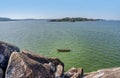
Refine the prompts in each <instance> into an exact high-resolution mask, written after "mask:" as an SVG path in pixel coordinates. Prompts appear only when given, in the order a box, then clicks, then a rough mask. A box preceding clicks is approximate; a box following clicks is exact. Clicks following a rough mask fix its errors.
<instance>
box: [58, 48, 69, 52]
mask: <svg viewBox="0 0 120 78" xmlns="http://www.w3.org/2000/svg"><path fill="white" fill-rule="evenodd" d="M57 51H58V52H70V51H71V50H70V49H57Z"/></svg>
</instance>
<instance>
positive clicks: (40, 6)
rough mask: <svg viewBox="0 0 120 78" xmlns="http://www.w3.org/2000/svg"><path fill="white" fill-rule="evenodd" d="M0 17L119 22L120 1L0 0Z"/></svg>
mask: <svg viewBox="0 0 120 78" xmlns="http://www.w3.org/2000/svg"><path fill="white" fill-rule="evenodd" d="M0 17H9V18H14V19H16V18H41V19H47V18H63V17H87V18H100V19H114V20H120V0H0Z"/></svg>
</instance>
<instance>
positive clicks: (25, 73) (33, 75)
mask: <svg viewBox="0 0 120 78" xmlns="http://www.w3.org/2000/svg"><path fill="white" fill-rule="evenodd" d="M51 67H54V64H53V65H52V63H51V62H49V63H44V64H42V63H40V62H38V61H35V60H33V59H31V58H29V57H28V56H27V55H25V54H23V53H18V52H13V53H12V54H11V57H10V59H9V63H8V66H7V70H6V73H5V78H55V77H54V73H53V72H51V70H52V68H51Z"/></svg>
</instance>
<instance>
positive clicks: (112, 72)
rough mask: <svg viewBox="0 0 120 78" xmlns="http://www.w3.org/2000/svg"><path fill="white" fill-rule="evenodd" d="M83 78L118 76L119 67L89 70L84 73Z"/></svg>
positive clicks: (119, 73)
mask: <svg viewBox="0 0 120 78" xmlns="http://www.w3.org/2000/svg"><path fill="white" fill-rule="evenodd" d="M84 78H120V67H117V68H110V69H101V70H98V71H96V72H90V73H87V74H85V76H84Z"/></svg>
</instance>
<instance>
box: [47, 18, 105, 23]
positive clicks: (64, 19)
mask: <svg viewBox="0 0 120 78" xmlns="http://www.w3.org/2000/svg"><path fill="white" fill-rule="evenodd" d="M76 21H103V19H91V18H82V17H76V18H70V17H65V18H62V19H51V20H49V22H76Z"/></svg>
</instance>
